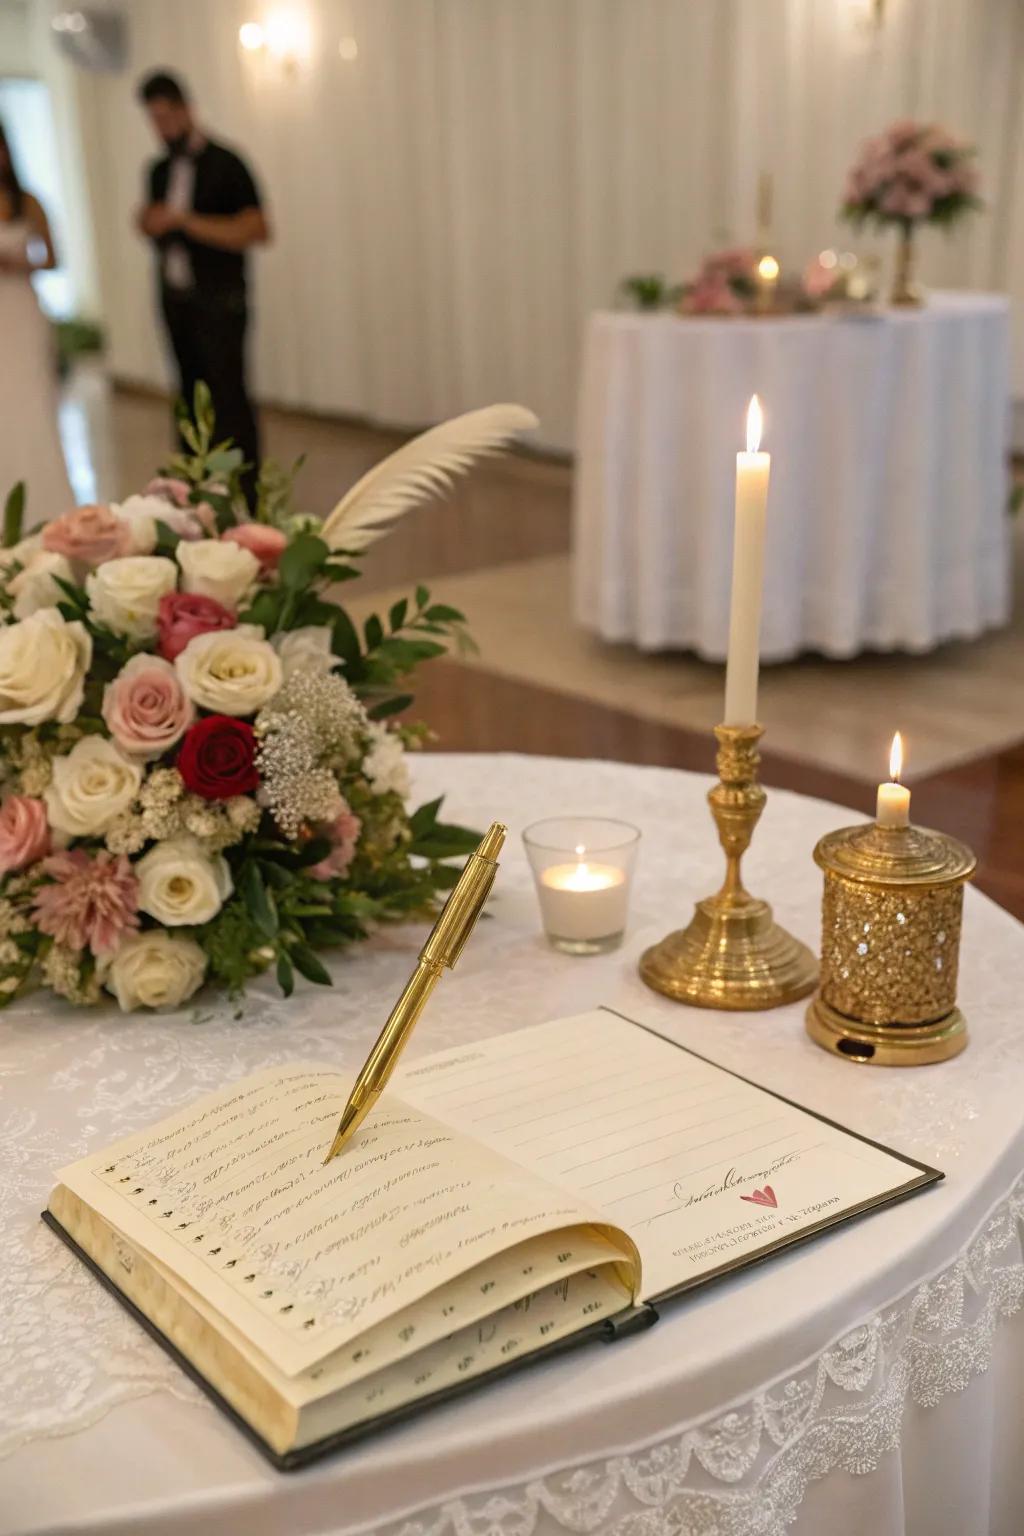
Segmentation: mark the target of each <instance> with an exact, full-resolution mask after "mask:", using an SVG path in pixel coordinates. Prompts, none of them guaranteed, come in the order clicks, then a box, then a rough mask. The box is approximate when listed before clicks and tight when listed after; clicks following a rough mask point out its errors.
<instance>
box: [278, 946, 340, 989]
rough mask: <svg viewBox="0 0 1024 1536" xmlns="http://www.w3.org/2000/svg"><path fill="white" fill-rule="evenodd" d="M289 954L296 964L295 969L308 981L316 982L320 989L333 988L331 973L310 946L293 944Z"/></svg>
mask: <svg viewBox="0 0 1024 1536" xmlns="http://www.w3.org/2000/svg"><path fill="white" fill-rule="evenodd" d="M288 953H289V955H290V956H291V959H292V960H293V961H294V963H295V969H296V970H297V971H299V972H301V974H302V975H303V976H305V978H306V980H307V981H315V982H316V984H317V986H318V987H333V985H334V983H333V981H332V980H331V973H330V971H328V970H327V968H326V966H325V965H323V964H322V963H321V962H320V961H319V960H318V959H317V957H316V955H315V954H314V953H313V951H312V950H311V949H310V947H309V945H308V944H292V946H291V947H290V949H289V951H288Z"/></svg>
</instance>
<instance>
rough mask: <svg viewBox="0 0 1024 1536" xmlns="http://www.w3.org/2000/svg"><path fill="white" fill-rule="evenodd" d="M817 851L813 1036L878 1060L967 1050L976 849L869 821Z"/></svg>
mask: <svg viewBox="0 0 1024 1536" xmlns="http://www.w3.org/2000/svg"><path fill="white" fill-rule="evenodd" d="M814 858H815V862H816V863H817V864H818V866H819V867H820V868H821V870H822V871H823V872H824V876H825V888H824V894H823V899H822V931H821V979H820V984H819V988H818V991H817V993H816V994H815V997H814V999H813V1001H812V1003H811V1005H810V1008H809V1009H808V1013H807V1029H808V1032H809V1034H810V1035H811V1037H812V1038H813V1039H814V1040H815V1041H817V1043H818V1044H819V1045H821V1046H824V1047H825V1049H826V1050H830V1051H834V1052H835V1053H837V1054H838V1055H841V1056H845V1057H846V1058H847V1059H848V1060H850V1061H855V1062H863V1063H871V1064H872V1065H875V1066H920V1065H924V1064H925V1063H926V1062H935V1061H944V1060H946V1059H947V1058H948V1057H950V1056H955V1055H956V1054H957V1053H958V1052H959V1051H962V1050H963V1049H964V1047H965V1045H966V1044H967V1025H966V1023H965V1021H964V1018H963V1015H962V1014H961V1013H960V1010H959V1009H958V1008H957V1006H956V989H957V971H958V965H959V956H960V928H961V919H962V914H963V900H964V883H965V882H966V881H967V880H969V879H970V877H971V875H972V874H973V873H974V869H975V865H976V860H975V857H974V854H973V853H972V852H971V850H970V849H969V848H967V847H966V846H965V845H964V844H963V843H960V842H957V841H956V839H955V838H951V837H947V836H946V835H945V834H944V833H941V832H932V831H928V830H927V829H925V828H923V827H885V826H879V825H878V824H877V823H874V822H867V823H862V824H861V825H859V826H855V827H843V828H842V829H840V830H839V831H836V832H830V833H828V834H827V835H826V836H825V837H823V838H822V839H821V841H820V842H819V843H818V846H817V847H816V848H815V850H814Z"/></svg>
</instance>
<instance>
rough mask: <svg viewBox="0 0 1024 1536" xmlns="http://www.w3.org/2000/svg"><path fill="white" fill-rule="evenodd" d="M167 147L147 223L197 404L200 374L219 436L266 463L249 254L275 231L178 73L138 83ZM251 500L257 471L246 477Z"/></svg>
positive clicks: (182, 366)
mask: <svg viewBox="0 0 1024 1536" xmlns="http://www.w3.org/2000/svg"><path fill="white" fill-rule="evenodd" d="M138 95H139V100H140V102H141V103H142V105H143V106H144V108H145V110H146V113H147V115H148V117H149V120H150V122H151V123H152V125H153V128H154V130H155V131H156V133H157V135H158V137H159V138H160V139H161V140H162V142H163V143H164V144H165V146H166V148H167V154H166V155H164V156H162V157H161V158H160V159H159V160H156V161H154V162H153V164H152V165H151V166H150V167H149V171H148V174H147V201H146V206H145V207H144V208H143V209H142V210H141V212H140V213H139V215H138V227H139V229H140V230H141V232H142V233H143V234H144V235H147V236H148V237H149V238H150V239H151V240H152V241H153V243H154V246H155V248H156V253H157V259H158V271H159V283H160V307H161V311H162V313H163V318H164V324H165V325H166V327H167V335H168V338H169V340H170V344H171V348H172V350H173V352H174V356H175V359H176V361H177V365H178V374H179V377H180V380H181V393H182V395H183V397H184V399H185V400H186V401H187V402H188V404H189V406H190V407H191V404H192V396H193V392H194V390H195V386H196V383H197V381H198V380H199V379H203V380H205V382H206V383H207V384H208V385H209V388H210V394H211V395H212V397H213V407H214V410H215V412H216V416H217V436H218V438H221V437H230V438H232V439H233V440H234V442H235V444H236V445H237V446H238V447H239V448H241V450H242V453H243V456H244V458H245V461H246V463H247V464H249V465H251V466H255V465H257V464H258V463H259V457H260V446H259V428H258V425H257V422H256V414H255V412H254V410H253V407H252V402H251V401H250V399H249V391H248V388H247V387H246V379H245V372H246V369H245V331H246V323H247V320H248V306H247V301H246V270H245V269H246V256H245V253H246V251H247V250H248V249H249V247H250V246H252V245H262V244H265V243H266V241H267V240H269V238H270V234H269V230H268V227H267V221H266V218H265V216H264V213H263V209H262V208H261V206H260V195H259V192H258V190H257V188H256V183H255V181H254V180H253V177H252V174H251V172H250V171H249V168H248V166H247V165H246V164H245V162H244V161H243V160H241V159H240V158H239V157H238V155H236V154H235V153H234V152H233V151H232V150H230V149H228V148H227V147H226V146H225V145H223V144H217V143H215V142H214V141H213V140H212V139H209V138H207V136H206V135H205V134H204V133H202V132H201V131H200V129H199V128H198V127H197V126H196V122H195V119H194V117H193V114H192V107H191V103H190V101H189V98H188V94H187V92H186V90H185V88H184V86H183V85H182V84H181V82H180V81H179V80H177V79H176V78H175V77H174V75H171V74H165V73H157V74H151V75H147V76H146V78H145V79H144V80H143V81H141V83H140V85H139V90H138ZM243 483H244V485H245V487H246V494H247V495H248V497H249V499H250V501H251V499H252V495H253V488H254V484H255V475H254V472H253V470H250V471H249V472H248V473H247V474H246V476H245V477H244V479H243Z"/></svg>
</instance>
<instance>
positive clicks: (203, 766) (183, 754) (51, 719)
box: [0, 386, 536, 1011]
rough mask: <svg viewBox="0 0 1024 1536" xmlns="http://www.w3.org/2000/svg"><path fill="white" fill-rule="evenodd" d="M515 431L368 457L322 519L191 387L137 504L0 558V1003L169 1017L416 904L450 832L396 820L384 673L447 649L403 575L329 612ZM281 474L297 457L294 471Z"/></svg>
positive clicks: (397, 793)
mask: <svg viewBox="0 0 1024 1536" xmlns="http://www.w3.org/2000/svg"><path fill="white" fill-rule="evenodd" d="M535 424H536V423H535V418H534V417H533V416H532V415H531V414H530V413H529V412H528V411H525V410H523V409H522V408H521V407H518V406H493V407H490V408H489V409H487V410H482V411H473V412H470V413H469V414H468V415H467V416H463V417H459V418H457V419H456V420H455V421H452V422H448V423H446V424H444V425H443V426H441V427H437V428H434V429H433V430H432V431H430V432H427V433H424V434H423V435H422V437H420V438H417V439H415V440H414V441H413V442H411V443H409V444H406V445H405V446H404V447H403V448H400V449H399V450H398V451H397V452H396V453H395V454H393V455H392V456H391V457H390V458H389V459H387V460H385V461H384V462H383V463H381V464H378V465H377V466H376V467H375V468H373V469H371V470H370V471H369V473H368V474H367V475H365V476H364V477H363V479H362V480H360V481H359V482H358V484H357V485H355V486H354V487H353V488H352V490H351V491H350V492H349V493H348V494H347V495H346V496H345V497H344V498H343V500H342V501H341V502H340V503H339V504H338V506H337V507H336V508H335V509H334V511H333V512H332V513H331V514H330V516H329V517H328V518H327V519H326V521H325V522H324V523H323V524H320V523H319V522H318V521H317V520H315V519H313V518H310V517H305V516H301V515H297V514H296V513H295V511H294V510H293V487H294V477H295V471H294V470H293V471H291V472H290V473H285V472H283V471H282V470H281V469H280V468H278V467H277V466H275V465H274V464H272V463H267V464H265V465H264V466H263V467H262V470H261V472H260V477H259V484H258V493H257V503H256V514H255V519H254V520H249V519H248V514H247V510H246V507H245V503H244V500H243V499H242V497H241V494H240V491H239V479H238V477H239V470H240V468H241V455H240V453H239V452H238V451H237V450H236V449H234V448H232V447H231V446H230V444H227V443H217V442H216V441H215V439H214V431H213V416H212V411H211V409H210V399H209V394H208V392H207V391H206V390H205V388H204V387H203V386H200V387H199V389H198V390H197V391H196V400H195V411H194V418H193V419H189V418H188V417H187V416H184V415H183V416H182V419H181V430H182V436H183V441H184V444H185V446H184V448H183V451H182V452H181V453H180V454H179V455H177V456H176V457H175V458H174V459H173V460H172V462H171V463H170V465H169V466H168V467H167V469H166V470H165V471H164V472H163V473H162V474H161V475H160V476H158V478H157V479H155V480H153V481H151V482H150V484H149V485H148V486H147V487H146V489H145V491H144V492H143V493H142V494H141V495H137V496H131V497H129V498H128V499H127V500H126V501H124V502H122V503H121V504H120V505H111V506H92V507H78V508H76V509H74V510H73V511H70V512H66V513H64V515H63V516H60V517H57V518H56V519H55V520H54V521H52V522H49V523H47V524H45V525H44V526H43V527H41V528H39V529H37V530H36V531H35V532H34V533H32V534H30V535H29V536H28V537H22V536H21V529H22V523H23V518H24V507H25V493H24V488H23V487H21V486H18V487H16V488H15V490H14V491H13V492H12V493H11V496H10V497H9V498H8V502H7V506H6V510H5V515H4V522H3V548H2V549H0V998H2V1000H3V1001H9V1000H10V999H11V998H12V997H14V996H16V995H17V994H18V993H19V992H21V991H22V990H23V989H24V988H26V987H28V986H29V985H30V984H32V983H33V982H34V981H36V980H41V981H42V982H43V983H45V984H46V985H47V986H49V987H50V988H51V989H52V990H53V991H54V992H55V993H57V994H59V995H60V996H61V997H65V998H68V999H70V1001H71V1002H73V1003H77V1004H93V1003H97V1002H99V1001H100V1000H101V998H102V997H103V995H104V992H108V993H112V994H113V996H114V997H116V999H117V1001H118V1003H119V1004H120V1006H121V1008H122V1009H124V1010H126V1011H127V1010H132V1009H135V1008H140V1007H147V1008H175V1007H177V1006H179V1005H180V1004H182V1003H184V1002H185V1001H186V999H188V998H189V997H191V996H192V994H193V993H194V992H196V990H197V989H198V988H199V986H200V985H201V984H202V983H203V982H204V981H205V980H209V981H211V982H214V983H219V984H220V985H221V986H223V987H225V988H227V989H228V990H229V991H230V992H234V993H237V992H239V991H241V990H242V989H244V987H245V984H246V982H247V981H248V980H249V979H250V978H251V977H253V976H255V975H257V974H259V973H261V972H263V971H265V970H267V969H268V968H269V967H273V968H274V969H275V970H276V976H277V981H278V983H279V985H280V987H281V990H282V991H283V992H284V993H285V994H286V995H288V994H290V993H291V992H292V990H293V987H294V984H295V974H296V972H298V973H299V974H300V975H302V976H304V977H305V978H307V979H308V980H309V981H312V982H317V983H320V984H322V985H330V981H331V978H330V974H329V972H328V970H327V968H326V967H325V965H324V963H323V960H322V959H321V958H320V955H321V952H322V951H324V950H326V949H329V948H332V947H335V946H338V945H343V944H345V943H348V942H350V941H352V940H355V939H359V938H362V937H363V936H365V935H366V934H367V933H368V932H369V931H370V929H371V928H372V927H374V926H375V925H376V924H379V923H381V922H386V921H389V920H397V919H402V918H409V917H414V916H426V915H429V914H430V913H431V912H432V911H433V910H434V909H435V908H436V905H437V898H438V893H439V892H443V891H445V890H446V889H448V887H450V885H451V884H452V883H453V879H454V876H455V871H453V869H452V868H451V866H449V865H447V864H446V863H445V862H444V860H446V859H448V858H452V857H455V856H458V855H460V854H466V853H467V852H469V851H470V850H471V849H472V848H473V847H474V846H475V844H476V841H477V834H476V833H475V832H470V831H468V830H466V829H464V828H461V827H457V826H449V825H446V824H444V823H443V822H442V821H441V820H440V818H439V812H440V801H435V802H433V803H431V804H428V805H424V806H421V807H420V808H419V809H418V810H416V811H412V812H410V810H409V808H408V807H407V803H406V802H407V798H408V795H409V792H410V783H409V775H408V770H407V766H406V761H405V751H406V749H407V748H408V747H410V746H413V745H416V744H417V743H418V742H419V741H421V740H422V735H423V731H422V728H417V727H410V726H405V725H395V724H394V723H393V719H392V717H394V716H395V715H397V714H399V713H401V712H403V711H404V710H405V709H406V707H407V706H408V705H409V703H410V702H411V697H410V695H409V694H408V693H407V692H406V691H405V679H406V677H407V675H408V674H409V673H411V672H412V671H413V669H414V668H415V667H416V666H417V665H419V664H420V663H422V662H425V661H427V660H429V659H430V658H431V657H435V656H438V655H441V654H443V653H444V652H445V651H446V650H447V649H448V648H449V646H450V645H452V644H453V643H454V644H459V643H461V642H462V641H463V640H464V630H463V618H462V615H461V614H460V613H458V612H457V611H456V610H455V609H453V608H450V607H448V606H446V605H444V604H442V603H435V602H433V601H432V599H431V597H430V594H429V592H428V591H427V590H426V589H425V588H424V587H417V589H416V591H415V594H414V595H413V596H412V597H410V598H409V599H405V600H402V601H401V602H398V603H395V604H394V605H393V607H392V608H391V610H390V612H389V613H388V614H387V616H386V618H381V617H378V616H376V615H374V616H372V617H370V618H369V619H367V621H366V623H365V625H364V626H363V629H362V632H361V633H360V632H358V631H357V630H356V628H355V626H354V624H353V622H352V620H351V619H350V617H349V615H348V613H347V612H346V610H345V608H344V607H343V606H342V605H341V603H340V602H339V601H338V597H337V592H338V588H339V585H340V584H342V583H345V582H348V581H350V580H351V579H352V578H354V577H355V576H357V575H358V574H359V571H358V564H357V562H358V558H359V556H360V554H361V553H362V551H363V550H365V549H366V548H367V546H368V545H369V544H370V543H372V542H373V541H374V540H375V539H376V538H378V537H380V535H381V534H382V533H383V532H384V531H385V530H386V529H387V527H388V526H389V525H390V524H391V522H393V521H394V520H395V519H396V518H397V517H399V516H400V515H401V514H402V513H403V512H404V511H406V510H407V509H408V508H409V507H411V506H412V505H414V504H415V503H416V502H418V501H421V500H422V499H423V498H424V496H425V495H428V494H432V493H434V492H436V491H437V490H439V489H441V488H443V487H444V486H445V485H446V484H447V483H448V482H449V480H450V478H451V476H452V475H453V474H455V473H457V472H459V471H461V470H464V469H465V468H466V467H467V466H468V465H469V463H470V462H471V461H472V460H473V459H474V458H475V457H476V456H478V455H479V454H481V453H485V452H488V451H493V450H495V449H497V448H499V447H501V446H502V445H503V444H504V443H505V442H506V441H507V440H508V439H509V438H511V437H512V436H513V435H514V434H516V433H517V432H519V431H521V430H524V429H527V428H529V427H532V426H534V425H535ZM297 467H298V466H296V469H297Z"/></svg>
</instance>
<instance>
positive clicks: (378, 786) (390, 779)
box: [363, 726, 412, 800]
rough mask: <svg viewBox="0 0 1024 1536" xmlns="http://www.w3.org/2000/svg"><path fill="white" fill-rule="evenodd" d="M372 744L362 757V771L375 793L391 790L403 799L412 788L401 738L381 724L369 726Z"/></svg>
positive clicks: (384, 793)
mask: <svg viewBox="0 0 1024 1536" xmlns="http://www.w3.org/2000/svg"><path fill="white" fill-rule="evenodd" d="M370 734H371V737H372V740H373V746H372V747H371V748H370V750H369V752H368V753H367V754H366V756H365V758H364V759H363V773H364V774H365V775H366V777H367V778H368V779H369V781H370V788H371V789H372V791H373V793H374V794H375V795H386V794H388V793H389V792H393V793H394V794H396V795H401V796H402V798H403V800H404V799H405V797H406V795H408V794H409V792H410V791H411V789H412V780H411V779H410V777H409V769H408V766H407V764H406V761H405V748H404V747H403V746H402V739H401V737H400V736H396V735H395V733H394V731H388V730H385V729H384V727H383V726H373V727H371V733H370Z"/></svg>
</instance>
